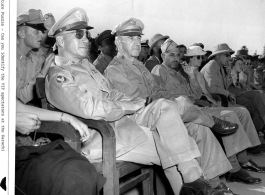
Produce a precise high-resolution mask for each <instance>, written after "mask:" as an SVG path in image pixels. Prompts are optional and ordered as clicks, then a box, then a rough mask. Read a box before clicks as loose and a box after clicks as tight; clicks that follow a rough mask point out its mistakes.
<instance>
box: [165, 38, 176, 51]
mask: <svg viewBox="0 0 265 195" xmlns="http://www.w3.org/2000/svg"><path fill="white" fill-rule="evenodd" d="M177 46H178V45H177V43H175V42H174V41H173V40H172V39H167V40H165V42H164V43H163V44H162V45H161V51H162V53H165V52H169V51H170V50H173V49H176V48H177Z"/></svg>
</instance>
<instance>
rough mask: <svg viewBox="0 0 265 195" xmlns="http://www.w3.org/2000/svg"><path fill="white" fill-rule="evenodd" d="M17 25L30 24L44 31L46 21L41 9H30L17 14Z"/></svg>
mask: <svg viewBox="0 0 265 195" xmlns="http://www.w3.org/2000/svg"><path fill="white" fill-rule="evenodd" d="M17 26H29V27H32V28H34V29H37V30H41V31H44V30H46V28H45V27H44V21H43V16H42V12H41V10H36V9H30V10H28V11H27V12H24V13H22V14H19V15H18V16H17Z"/></svg>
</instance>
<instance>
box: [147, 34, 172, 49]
mask: <svg viewBox="0 0 265 195" xmlns="http://www.w3.org/2000/svg"><path fill="white" fill-rule="evenodd" d="M168 38H169V36H167V35H165V36H163V35H161V34H159V33H158V34H155V35H154V36H153V37H152V38H151V39H150V41H149V43H148V44H149V47H150V50H152V49H153V47H154V46H155V44H156V43H157V42H158V41H160V40H162V39H168Z"/></svg>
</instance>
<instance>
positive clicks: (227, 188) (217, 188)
mask: <svg viewBox="0 0 265 195" xmlns="http://www.w3.org/2000/svg"><path fill="white" fill-rule="evenodd" d="M215 189H216V190H220V189H223V190H227V191H229V192H230V193H231V194H233V195H239V194H235V193H234V192H232V190H230V189H229V187H228V186H227V185H225V183H223V182H221V183H220V184H219V185H218V186H217V187H216V188H215Z"/></svg>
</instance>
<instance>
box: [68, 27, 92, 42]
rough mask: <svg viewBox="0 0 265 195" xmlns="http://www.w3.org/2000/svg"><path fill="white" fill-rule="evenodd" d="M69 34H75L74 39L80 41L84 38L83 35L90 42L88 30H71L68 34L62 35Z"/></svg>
mask: <svg viewBox="0 0 265 195" xmlns="http://www.w3.org/2000/svg"><path fill="white" fill-rule="evenodd" d="M71 33H75V37H76V38H77V39H82V38H83V37H84V35H85V34H86V37H87V39H88V40H89V41H91V39H92V38H91V34H90V32H89V31H88V30H83V29H78V30H73V31H69V32H67V31H66V32H64V33H63V35H65V34H71Z"/></svg>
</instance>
